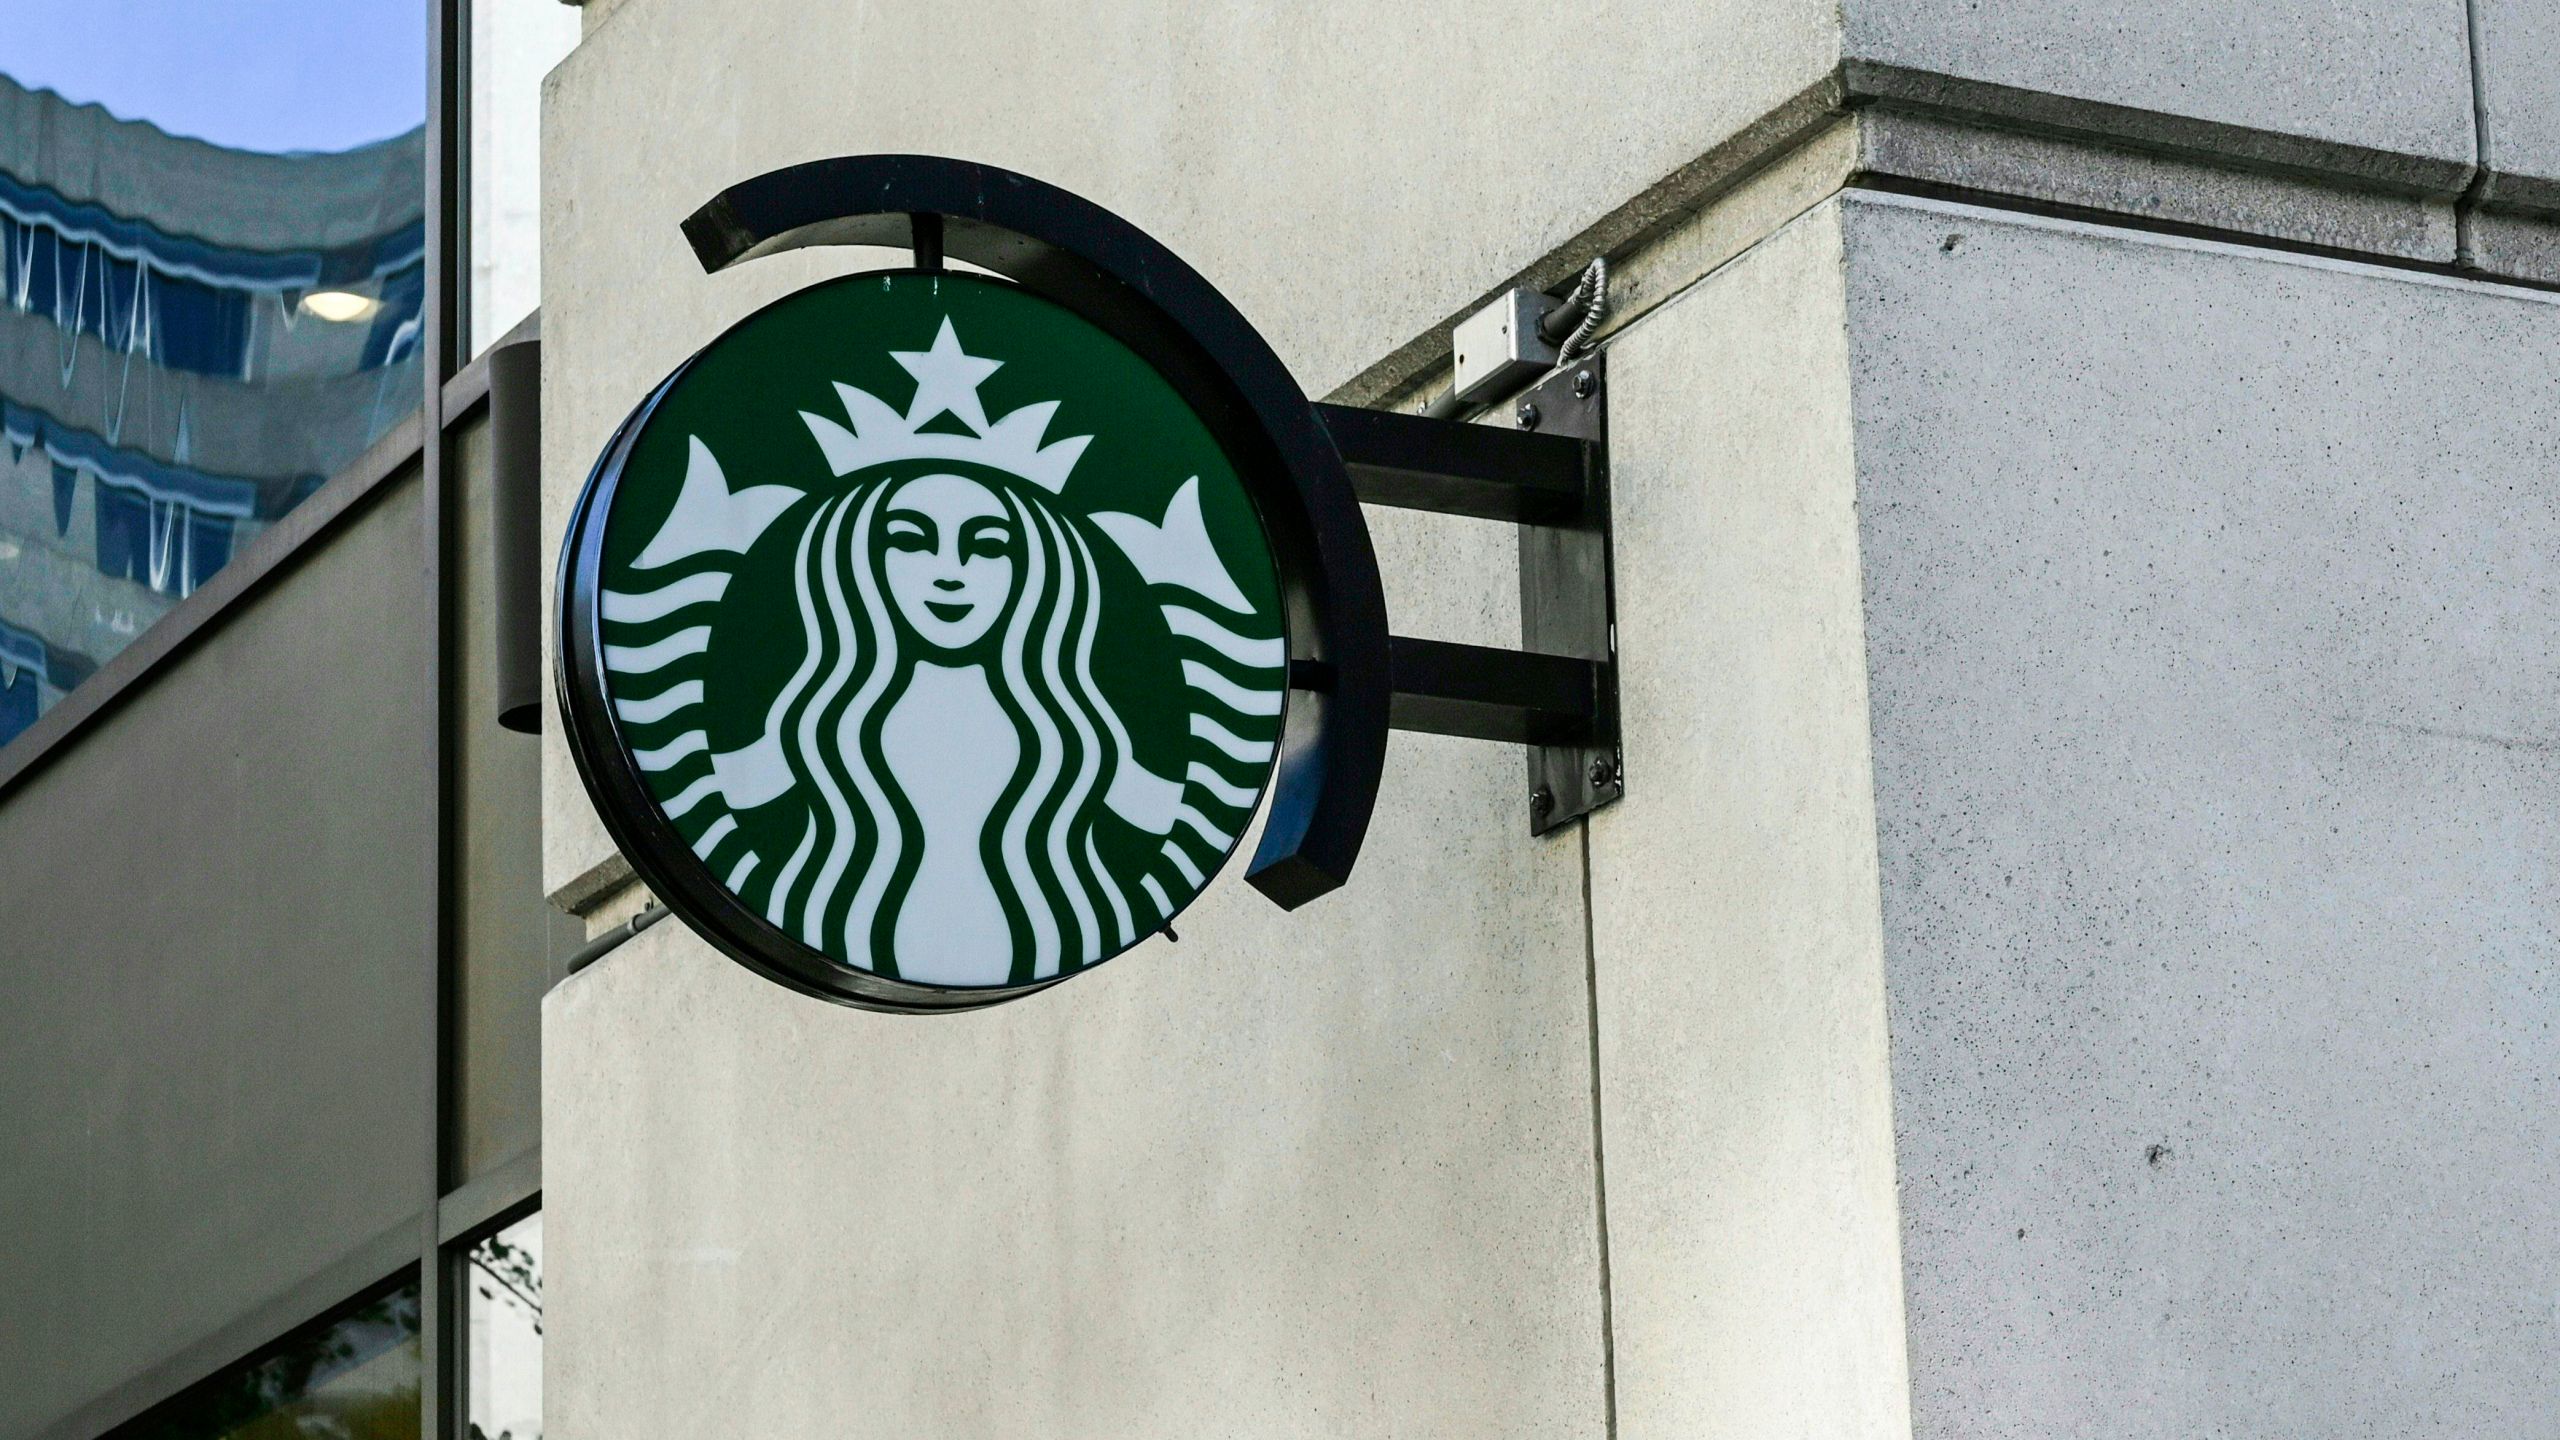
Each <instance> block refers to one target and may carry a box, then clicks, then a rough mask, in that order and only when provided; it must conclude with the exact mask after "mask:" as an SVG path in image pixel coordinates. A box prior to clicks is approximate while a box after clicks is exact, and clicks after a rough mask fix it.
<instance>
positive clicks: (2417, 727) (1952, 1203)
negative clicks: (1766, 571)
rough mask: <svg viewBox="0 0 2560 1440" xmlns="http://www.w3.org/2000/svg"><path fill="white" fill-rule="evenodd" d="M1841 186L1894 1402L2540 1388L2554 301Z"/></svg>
mask: <svg viewBox="0 0 2560 1440" xmlns="http://www.w3.org/2000/svg"><path fill="white" fill-rule="evenodd" d="M1846 208H1847V215H1848V226H1847V234H1848V245H1847V253H1848V274H1849V300H1848V314H1849V327H1850V334H1851V337H1852V338H1851V355H1852V368H1853V374H1854V377H1855V379H1854V383H1855V410H1856V414H1857V452H1858V457H1859V495H1858V503H1859V515H1860V521H1861V548H1862V552H1863V556H1864V568H1865V575H1866V613H1867V618H1868V635H1867V646H1868V661H1869V668H1870V674H1871V685H1872V715H1873V725H1874V734H1875V772H1876V781H1875V788H1876V805H1877V821H1878V833H1879V841H1878V844H1879V850H1880V853H1881V857H1882V880H1883V895H1884V908H1883V914H1884V934H1885V952H1886V957H1887V958H1886V975H1887V986H1888V992H1889V1000H1890V1013H1891V1020H1892V1046H1893V1078H1894V1125H1895V1130H1896V1134H1897V1136H1898V1145H1899V1160H1900V1182H1901V1194H1902V1201H1903V1220H1902V1227H1903V1237H1904V1252H1905V1265H1906V1284H1907V1293H1908V1300H1909V1316H1910V1333H1911V1350H1910V1353H1911V1364H1912V1371H1913V1379H1912V1393H1913V1409H1914V1418H1915V1422H1916V1423H1915V1430H1916V1433H1919V1434H1922V1435H1967V1436H2050V1435H2056V1434H2088V1433H2103V1434H2108V1435H2115V1436H2127V1437H2134V1436H2164V1437H2165V1436H2195V1435H2210V1434H2246V1435H2333V1436H2343V1435H2371V1436H2395V1437H2396V1436H2412V1435H2427V1436H2448V1437H2450V1436H2473V1435H2492V1434H2495V1435H2544V1436H2547V1435H2552V1434H2555V1433H2560V1421H2555V1419H2554V1415H2555V1411H2554V1408H2553V1406H2552V1389H2551V1376H2552V1374H2553V1360H2554V1356H2555V1354H2560V1307H2555V1303H2554V1296H2555V1293H2560V1292H2556V1291H2555V1286H2560V1281H2556V1280H2555V1276H2560V1192H2555V1190H2554V1189H2553V1187H2552V1185H2551V1183H2550V1177H2551V1176H2552V1175H2553V1174H2554V1173H2555V1172H2560V1106H2555V1104H2554V1103H2553V1101H2554V1095H2553V1087H2554V1085H2555V1084H2560V1038H2556V1037H2555V1034H2554V1030H2553V1016H2554V1013H2555V1011H2554V1002H2555V998H2560V994H2556V993H2555V992H2560V940H2555V936H2560V889H2556V888H2555V885H2554V881H2553V876H2552V871H2551V856H2552V855H2553V854H2554V853H2555V847H2560V804H2555V799H2556V798H2560V735H2555V734H2554V729H2553V719H2552V708H2551V694H2552V677H2553V675H2554V674H2555V673H2560V562H2556V560H2555V557H2560V500H2555V492H2554V490H2553V488H2552V484H2551V476H2552V475H2553V473H2554V471H2555V469H2556V468H2560V420H2555V419H2554V418H2553V412H2552V411H2551V409H2550V407H2548V406H2545V405H2540V404H2535V403H2525V401H2524V397H2534V396H2545V395H2549V394H2552V393H2554V391H2555V387H2560V324H2555V321H2560V312H2556V311H2555V306H2554V304H2553V302H2552V301H2551V300H2550V299H2549V298H2548V297H2541V296H2524V295H2521V294H2519V293H2518V292H2513V291H2497V290H2494V289H2491V288H2488V287H2482V286H2476V285H2466V284H2461V283H2456V282H2450V281H2437V280H2433V279H2429V278H2425V277H2414V276H2410V275H2406V274H2396V273H2392V272H2385V271H2376V270H2370V269H2364V268H2359V267H2353V266H2346V265H2339V264H2332V263H2327V262H2318V261H2303V260H2294V259H2288V258H2283V257H2277V256H2271V255H2268V254H2265V253H2263V252H2260V253H2249V252H2241V251H2236V250H2232V249H2228V248H2224V247H2217V246H2212V245H2206V244H2200V243H2185V242H2174V241H2161V240H2157V239H2150V238H2144V237H2137V236H2130V235H2126V234H2123V233H2121V232H2116V233H2109V232H2103V231H2096V230H2091V229H2086V228H2081V227H2073V226H2068V225H2064V224H2061V223H2058V222H2035V221H2023V220H2019V219H2017V218H2014V217H2010V218H2001V217H1997V216H1994V215H1991V214H1989V213H1987V212H1982V211H1973V210H1966V209H1960V208H1956V207H1944V206H1931V205H1928V204H1925V203H1922V202H1896V201H1882V200H1858V201H1854V202H1852V203H1850V204H1849V205H1848V206H1847V207H1846ZM1615 1158H1616V1157H1615V1153H1614V1151H1613V1152H1612V1155H1611V1159H1612V1161H1613V1162H1614V1160H1615ZM1611 1179H1612V1193H1613V1195H1614V1193H1615V1175H1614V1173H1613V1174H1612V1176H1611Z"/></svg>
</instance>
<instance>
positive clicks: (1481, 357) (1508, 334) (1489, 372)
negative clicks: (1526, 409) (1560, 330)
mask: <svg viewBox="0 0 2560 1440" xmlns="http://www.w3.org/2000/svg"><path fill="white" fill-rule="evenodd" d="M1557 303H1558V302H1557V300H1556V298H1555V297H1554V296H1552V295H1544V294H1540V293H1539V292H1538V291H1535V290H1511V291H1507V292H1505V293H1504V294H1503V295H1502V296H1501V297H1500V298H1499V299H1497V300H1495V301H1494V302H1493V303H1492V304H1490V305H1487V306H1486V307H1484V308H1483V309H1481V310H1478V311H1477V312H1476V313H1474V314H1473V315H1470V316H1468V317H1467V318H1466V319H1464V320H1461V321H1459V322H1458V328H1457V331H1456V333H1455V335H1454V337H1453V339H1454V342H1455V344H1454V348H1455V351H1456V354H1455V357H1454V360H1453V364H1454V366H1455V368H1456V370H1457V379H1456V381H1455V382H1454V384H1453V387H1452V388H1453V390H1454V392H1455V394H1456V395H1457V398H1458V399H1459V400H1460V401H1461V402H1462V403H1465V404H1469V405H1480V404H1483V403H1484V402H1486V401H1489V400H1495V399H1499V398H1501V397H1502V396H1504V395H1507V394H1509V393H1510V392H1512V391H1514V390H1517V389H1519V388H1520V387H1521V386H1523V385H1526V384H1528V383H1529V382H1530V381H1532V380H1535V379H1537V378H1538V377H1539V376H1541V375H1543V374H1545V373H1546V372H1547V371H1548V370H1549V369H1551V368H1553V367H1554V365H1555V363H1556V347H1554V346H1553V345H1550V344H1548V343H1547V342H1546V341H1545V340H1544V339H1543V338H1541V337H1540V336H1539V334H1538V326H1539V324H1540V323H1541V322H1543V321H1544V320H1545V319H1546V318H1547V316H1548V315H1549V314H1550V313H1552V312H1553V311H1554V310H1555V308H1556V305H1557Z"/></svg>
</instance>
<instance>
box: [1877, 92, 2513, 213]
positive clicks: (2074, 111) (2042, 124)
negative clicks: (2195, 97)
mask: <svg viewBox="0 0 2560 1440" xmlns="http://www.w3.org/2000/svg"><path fill="white" fill-rule="evenodd" d="M1841 71H1842V90H1843V92H1844V94H1845V95H1846V97H1847V102H1846V103H1847V104H1849V105H1850V106H1852V107H1853V108H1855V107H1864V106H1866V105H1868V104H1873V103H1877V102H1892V103H1895V104H1898V105H1900V106H1903V107H1905V108H1908V109H1912V110H1919V111H1927V112H1931V113H1935V114H1939V115H1943V116H1946V117H1949V118H1953V119H1970V120H1974V121H1976V122H1981V123H1998V124H2003V125H2007V126H2011V127H2015V128H2021V129H2024V130H2027V131H2030V132H2032V133H2036V134H2050V135H2054V136H2060V137H2071V136H2077V137H2083V138H2087V139H2094V140H2101V141H2104V142H2106V143H2109V144H2112V145H2115V146H2120V147H2137V148H2146V149H2152V150H2156V151H2158V152H2160V153H2164V154H2174V155H2179V156H2183V157H2187V158H2195V159H2204V160H2209V161H2213V162H2215V163H2218V164H2220V165H2223V166H2242V167H2248V168H2253V169H2263V170H2267V171H2271V172H2277V173H2289V174H2293V175H2296V176H2299V177H2303V178H2311V179H2321V180H2325V181H2327V182H2328V183H2330V184H2333V185H2344V184H2360V185H2364V186H2368V187H2371V188H2375V189H2381V190H2387V191H2395V192H2398V193H2402V194H2410V195H2418V196H2425V197H2432V198H2436V199H2448V200H2449V199H2451V198H2453V197H2454V196H2456V195H2459V194H2460V193H2462V190H2463V188H2464V187H2465V186H2467V185H2468V184H2470V183H2471V177H2472V173H2473V172H2474V171H2475V170H2477V169H2478V168H2479V167H2478V165H2477V164H2476V163H2470V164H2466V163H2462V162H2458V161H2451V160H2445V159H2440V158H2435V157H2430V156H2424V155H2411V154H2405V153H2401V152H2395V151H2389V150H2376V149H2371V148H2369V147H2366V146H2361V145H2350V144H2345V143H2341V142H2337V141H2329V140H2315V139H2311V138H2309V137H2306V136H2299V135H2286V134H2281V133H2278V132H2274V131H2268V130H2259V129H2253V128H2251V127H2248V126H2244V125H2233V124H2229V123H2226V122H2222V121H2215V120H2199V119H2195V118H2192V117H2189V116H2184V115H2172V114H2168V113H2165V112H2161V111H2155V110H2142V109H2137V108H2134V107H2132V106H2127V105H2113V104H2108V103H2105V102H2103V101H2096V100H2084V99H2080V98H2078V97H2076V96H2070V95H2056V94H2052V93H2049V92H2046V91H2039V90H2025V89H2020V88H2018V87H2016V86H2011V85H1999V84H1993V83H1991V82H1988V81H1982V80H1969V79H1966V78H1964V77H1962V76H1956V75H1944V74H1939V73H1936V72H1934V71H1926V70H1914V69H1911V68H1909V67H1906V66H1901V65H1891V64H1885V63H1882V62H1879V61H1873V60H1848V61H1844V62H1842V65H1841Z"/></svg>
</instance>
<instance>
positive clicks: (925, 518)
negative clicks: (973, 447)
mask: <svg viewBox="0 0 2560 1440" xmlns="http://www.w3.org/2000/svg"><path fill="white" fill-rule="evenodd" d="M881 528H882V532H883V535H884V537H885V538H886V540H887V541H888V554H887V556H886V557H884V559H883V561H882V569H883V571H884V572H885V575H884V578H885V579H886V580H887V581H888V585H889V595H890V598H892V599H893V600H895V601H896V602H897V606H898V613H899V614H900V615H901V616H904V617H905V619H906V622H907V625H908V627H909V628H911V629H913V630H914V631H915V632H916V634H917V635H918V636H919V637H921V638H922V639H923V640H924V642H925V643H926V644H927V645H930V646H933V647H934V648H936V649H940V650H962V649H966V648H967V647H969V646H971V645H974V644H976V643H977V642H978V640H979V638H980V637H982V636H984V635H985V634H986V633H987V631H988V630H989V629H990V628H992V627H993V626H994V625H995V623H996V617H997V616H999V615H1001V614H1002V613H1004V606H1005V601H1006V600H1007V599H1008V598H1010V597H1011V596H1012V594H1013V577H1014V556H1015V554H1016V553H1017V552H1018V551H1019V549H1020V537H1019V536H1017V535H1016V534H1015V533H1014V531H1015V527H1014V523H1013V517H1012V516H1011V515H1010V514H1008V513H1007V512H1006V510H1005V506H1004V502H1003V501H1002V500H999V499H997V498H996V496H995V493H994V492H993V491H990V490H989V489H988V488H987V487H986V486H984V485H981V484H979V483H978V482H977V481H975V480H968V479H963V478H962V477H960V476H958V475H926V476H923V477H921V478H918V479H915V480H910V481H908V482H907V483H906V484H905V485H903V486H900V487H899V489H898V491H897V493H896V494H895V495H893V496H891V497H890V500H889V508H888V512H887V516H886V518H885V520H884V521H883V523H882V527H881Z"/></svg>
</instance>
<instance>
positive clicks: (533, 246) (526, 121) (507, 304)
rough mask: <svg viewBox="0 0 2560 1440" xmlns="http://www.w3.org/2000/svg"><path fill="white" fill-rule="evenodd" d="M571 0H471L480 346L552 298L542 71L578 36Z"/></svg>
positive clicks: (476, 340)
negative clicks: (547, 293) (546, 261)
mask: <svg viewBox="0 0 2560 1440" xmlns="http://www.w3.org/2000/svg"><path fill="white" fill-rule="evenodd" d="M579 24H580V16H579V13H578V12H577V11H576V10H574V9H572V8H570V7H569V6H567V5H564V4H562V3H561V0H474V3H473V5H472V7H471V331H470V339H469V341H468V342H467V343H466V344H465V345H464V346H463V349H464V351H465V352H466V353H469V354H474V355H476V354H478V353H480V352H481V351H483V350H486V349H488V348H489V347H490V346H491V345H492V344H495V343H496V342H497V340H498V337H499V336H501V335H504V334H506V333H507V331H508V330H510V329H512V328H514V326H515V323H516V322H517V321H519V320H522V319H523V318H524V317H526V316H527V315H530V314H532V313H533V308H534V306H536V305H538V304H540V303H541V302H542V256H541V241H542V217H541V209H542V77H543V76H544V75H546V74H549V73H550V70H551V67H552V66H554V65H557V64H559V63H560V59H561V57H562V56H564V55H567V54H568V53H569V51H570V50H571V49H572V48H573V47H575V46H576V45H577V43H578V28H579Z"/></svg>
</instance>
